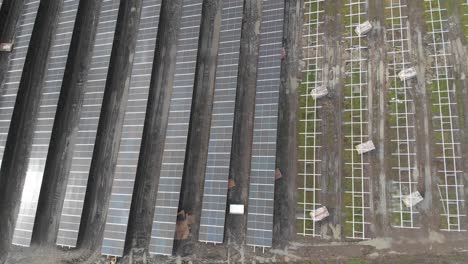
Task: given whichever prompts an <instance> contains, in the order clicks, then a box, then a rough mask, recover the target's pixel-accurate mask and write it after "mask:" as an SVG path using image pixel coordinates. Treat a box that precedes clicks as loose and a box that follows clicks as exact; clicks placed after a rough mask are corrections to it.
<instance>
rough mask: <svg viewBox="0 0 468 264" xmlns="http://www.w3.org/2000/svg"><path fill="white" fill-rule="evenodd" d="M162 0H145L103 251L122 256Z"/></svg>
mask: <svg viewBox="0 0 468 264" xmlns="http://www.w3.org/2000/svg"><path fill="white" fill-rule="evenodd" d="M160 8H161V0H144V1H143V10H142V14H141V22H140V29H139V32H138V40H137V45H136V54H135V59H134V63H133V69H132V77H131V83H130V91H129V99H128V103H127V109H126V112H125V118H124V125H123V130H122V138H121V142H120V150H119V156H118V160H117V166H116V171H115V179H114V183H113V187H112V194H111V199H110V206H109V211H108V213H107V222H106V228H105V231H104V241H103V246H102V253H103V254H104V255H112V256H121V255H122V254H123V248H124V244H125V235H126V232H127V224H128V217H129V212H130V205H131V202H132V194H133V185H134V181H135V175H136V167H137V164H138V156H139V153H140V143H141V137H142V134H143V125H144V122H145V113H146V102H147V99H148V92H149V85H150V81H151V70H152V65H153V57H154V49H155V46H156V35H157V32H158V23H159V11H160Z"/></svg>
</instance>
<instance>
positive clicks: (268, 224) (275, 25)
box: [247, 0, 284, 247]
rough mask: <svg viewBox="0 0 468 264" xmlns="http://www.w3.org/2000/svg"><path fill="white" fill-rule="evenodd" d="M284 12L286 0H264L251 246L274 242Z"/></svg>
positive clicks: (251, 195) (250, 209)
mask: <svg viewBox="0 0 468 264" xmlns="http://www.w3.org/2000/svg"><path fill="white" fill-rule="evenodd" d="M283 16H284V1H283V0H263V10H262V22H261V26H260V27H261V33H260V50H259V52H260V55H259V61H258V73H257V90H256V98H255V120H254V138H253V146H252V159H251V174H250V188H249V204H248V210H247V211H248V215H247V244H248V245H252V246H261V247H270V246H271V245H272V230H273V196H274V189H275V159H276V132H277V131H276V130H277V119H278V96H279V83H280V71H281V69H280V68H281V54H282V39H283Z"/></svg>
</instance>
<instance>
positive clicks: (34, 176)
mask: <svg viewBox="0 0 468 264" xmlns="http://www.w3.org/2000/svg"><path fill="white" fill-rule="evenodd" d="M78 3H79V1H78V0H66V1H64V3H63V9H62V12H61V13H60V20H59V24H58V27H57V32H56V35H55V39H54V41H53V42H52V46H51V49H50V52H49V62H48V65H47V73H46V77H45V82H44V87H43V91H42V98H41V102H40V108H39V113H38V117H37V121H36V122H37V123H36V127H35V129H34V140H33V145H32V149H31V156H30V158H29V164H28V170H27V173H26V180H25V184H24V188H23V196H22V198H21V207H20V213H19V215H18V220H17V222H16V229H15V233H14V238H13V241H14V243H15V244H18V245H23V246H29V244H30V242H31V235H32V228H33V225H34V218H35V216H36V209H37V202H38V199H39V192H40V190H41V183H42V176H43V173H44V166H45V161H46V157H47V152H48V150H49V142H50V137H51V134H52V126H53V124H54V117H55V111H56V109H57V102H58V98H59V93H60V88H61V86H62V79H63V73H64V71H65V64H66V62H67V56H68V49H69V47H70V41H71V37H72V34H73V27H74V24H75V17H76V12H77V10H78Z"/></svg>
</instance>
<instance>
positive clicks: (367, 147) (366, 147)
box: [356, 140, 375, 154]
mask: <svg viewBox="0 0 468 264" xmlns="http://www.w3.org/2000/svg"><path fill="white" fill-rule="evenodd" d="M374 149H375V145H374V142H372V140H369V141H367V142H364V143H362V144H359V145H357V146H356V151H357V152H358V154H364V153H367V152H369V151H372V150H374Z"/></svg>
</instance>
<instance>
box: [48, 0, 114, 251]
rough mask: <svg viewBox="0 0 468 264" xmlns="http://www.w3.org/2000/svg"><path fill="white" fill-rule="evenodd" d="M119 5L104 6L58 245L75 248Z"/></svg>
mask: <svg viewBox="0 0 468 264" xmlns="http://www.w3.org/2000/svg"><path fill="white" fill-rule="evenodd" d="M119 3H120V0H104V2H103V3H102V8H101V15H100V18H99V24H98V28H97V34H96V40H95V44H94V51H93V58H92V61H91V66H90V70H89V75H88V81H87V83H86V88H85V95H84V101H83V108H82V110H81V116H80V123H79V128H78V133H77V136H76V140H75V146H74V152H73V161H72V166H71V170H70V176H69V179H68V184H67V191H66V195H65V202H64V204H63V210H62V216H61V219H60V229H59V234H58V237H57V244H58V245H63V246H69V247H74V246H76V240H77V238H78V229H79V225H80V219H81V211H82V209H83V202H84V196H85V191H86V184H87V181H88V174H89V167H90V165H91V158H92V155H93V148H94V141H95V139H96V130H97V125H98V121H99V114H100V112H101V111H100V110H101V103H102V96H103V94H104V87H105V83H106V78H107V70H108V68H109V60H110V54H111V50H112V42H113V40H114V31H115V25H116V22H117V13H118V8H119Z"/></svg>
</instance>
